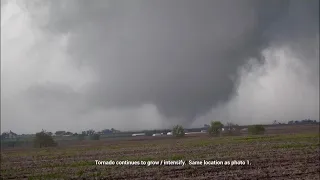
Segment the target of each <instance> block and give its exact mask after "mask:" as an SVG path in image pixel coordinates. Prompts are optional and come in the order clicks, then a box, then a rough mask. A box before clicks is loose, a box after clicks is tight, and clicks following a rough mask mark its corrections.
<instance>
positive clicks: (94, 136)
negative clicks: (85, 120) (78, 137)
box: [90, 134, 100, 140]
mask: <svg viewBox="0 0 320 180" xmlns="http://www.w3.org/2000/svg"><path fill="white" fill-rule="evenodd" d="M90 139H91V140H100V134H92V135H91V136H90Z"/></svg>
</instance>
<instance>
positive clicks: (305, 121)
mask: <svg viewBox="0 0 320 180" xmlns="http://www.w3.org/2000/svg"><path fill="white" fill-rule="evenodd" d="M317 123H319V122H317V121H316V120H311V119H304V120H300V121H299V120H296V121H294V120H292V121H289V122H288V124H317Z"/></svg>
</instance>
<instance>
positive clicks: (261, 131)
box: [248, 125, 265, 135]
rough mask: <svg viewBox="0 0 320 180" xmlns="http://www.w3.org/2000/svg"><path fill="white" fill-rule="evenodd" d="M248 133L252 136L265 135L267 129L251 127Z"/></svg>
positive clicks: (257, 126)
mask: <svg viewBox="0 0 320 180" xmlns="http://www.w3.org/2000/svg"><path fill="white" fill-rule="evenodd" d="M248 132H249V134H251V135H257V134H264V132H265V128H264V127H263V126H262V125H251V126H249V127H248Z"/></svg>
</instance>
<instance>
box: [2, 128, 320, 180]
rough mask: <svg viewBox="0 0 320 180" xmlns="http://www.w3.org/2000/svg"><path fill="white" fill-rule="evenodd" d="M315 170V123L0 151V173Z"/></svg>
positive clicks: (156, 175) (199, 175) (297, 175)
mask: <svg viewBox="0 0 320 180" xmlns="http://www.w3.org/2000/svg"><path fill="white" fill-rule="evenodd" d="M291 133H292V131H291ZM95 160H101V161H109V160H114V161H120V160H129V161H161V160H184V161H189V160H207V161H210V160H212V161H214V160H219V161H232V160H242V161H244V162H245V163H247V161H249V162H250V165H248V164H247V165H233V166H230V165H207V166H204V165H199V166H195V165H184V166H182V165H180V166H164V165H162V166H159V165H150V166H127V165H121V166H120V165H118V166H117V165H114V166H108V165H95ZM319 171H320V163H319V131H317V130H316V129H313V131H310V129H308V130H307V131H301V130H300V131H299V132H297V133H295V134H283V133H279V134H274V133H269V134H268V133H267V134H266V135H262V136H234V137H230V136H229V137H228V136H226V137H214V138H212V137H208V136H205V135H201V136H194V137H193V136H191V137H184V138H180V139H179V138H174V137H171V138H146V139H140V140H139V139H134V138H131V139H125V140H121V141H120V140H119V141H110V140H100V141H86V142H82V143H75V144H72V145H69V146H60V147H55V148H42V149H19V148H16V149H15V148H13V149H5V150H2V152H1V179H123V180H125V179H319Z"/></svg>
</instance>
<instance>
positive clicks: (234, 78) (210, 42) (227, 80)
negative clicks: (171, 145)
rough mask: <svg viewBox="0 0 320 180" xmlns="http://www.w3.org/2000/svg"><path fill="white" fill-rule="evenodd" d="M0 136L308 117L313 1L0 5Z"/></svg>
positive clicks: (314, 54)
mask: <svg viewBox="0 0 320 180" xmlns="http://www.w3.org/2000/svg"><path fill="white" fill-rule="evenodd" d="M1 4H2V6H1V130H2V131H7V130H12V131H15V132H18V133H31V132H36V131H40V130H41V129H46V130H49V131H56V130H70V131H81V130H86V129H89V128H93V129H95V130H101V129H104V128H112V127H113V128H116V129H120V130H136V129H158V128H168V127H171V126H172V125H175V124H182V125H184V126H186V127H191V126H202V125H203V124H204V123H209V122H210V121H211V120H220V121H222V122H224V123H226V122H234V123H237V124H253V123H270V122H272V121H273V120H278V121H280V122H287V121H289V120H300V119H305V118H311V119H317V120H318V119H319V1H317V0H308V1H299V0H269V1H264V0H239V1H234V0H214V1H212V0H198V1H193V0H175V1H171V0H161V1H160V0H157V1H156V0H133V1H124V0H113V1H111V0H110V1H107V0H91V1H85V0H68V1H65V0H30V1H19V0H17V1H1Z"/></svg>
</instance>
